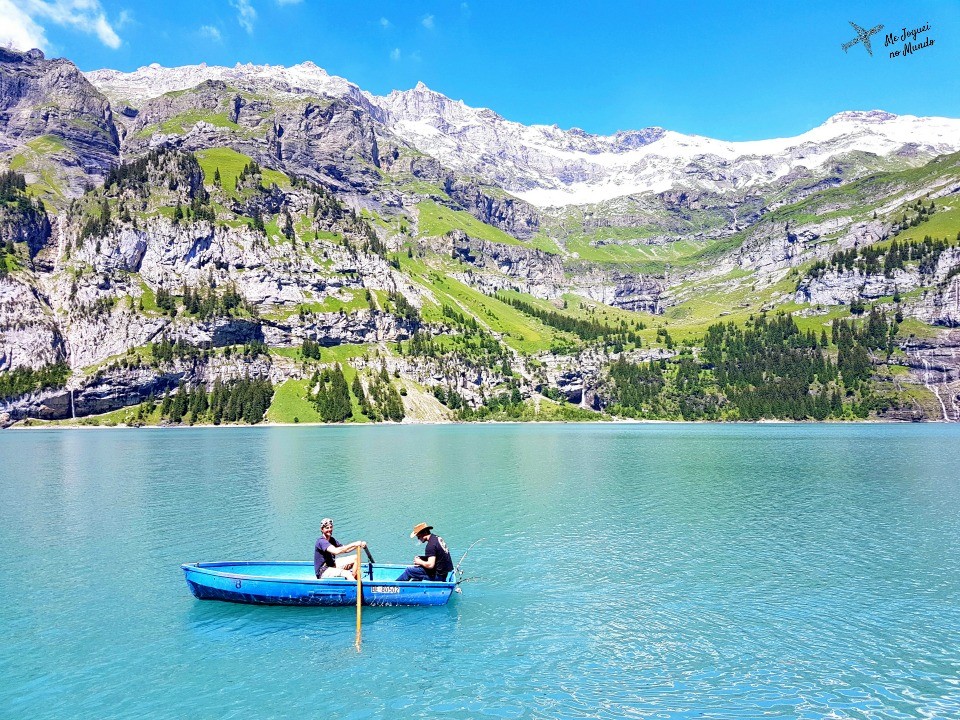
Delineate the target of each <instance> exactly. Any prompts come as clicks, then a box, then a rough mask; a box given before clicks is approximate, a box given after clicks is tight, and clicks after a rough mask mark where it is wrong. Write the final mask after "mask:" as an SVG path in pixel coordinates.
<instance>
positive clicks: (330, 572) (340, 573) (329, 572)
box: [320, 567, 356, 580]
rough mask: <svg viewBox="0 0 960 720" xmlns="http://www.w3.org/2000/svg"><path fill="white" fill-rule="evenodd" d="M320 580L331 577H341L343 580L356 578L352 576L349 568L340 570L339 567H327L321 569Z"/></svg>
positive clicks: (338, 578)
mask: <svg viewBox="0 0 960 720" xmlns="http://www.w3.org/2000/svg"><path fill="white" fill-rule="evenodd" d="M320 579H321V580H331V579H337V580H340V579H343V580H356V578H355V577H354V576H353V573H352V572H350V571H349V570H341V569H340V568H332V567H328V568H326V569H325V570H324V571H323V574H322V575H320Z"/></svg>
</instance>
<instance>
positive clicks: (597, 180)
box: [86, 62, 960, 207]
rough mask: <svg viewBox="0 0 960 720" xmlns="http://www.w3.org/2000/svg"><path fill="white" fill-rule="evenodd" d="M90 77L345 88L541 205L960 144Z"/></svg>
mask: <svg viewBox="0 0 960 720" xmlns="http://www.w3.org/2000/svg"><path fill="white" fill-rule="evenodd" d="M86 75H87V78H88V79H89V80H90V81H91V82H92V83H93V84H94V85H95V86H97V87H98V88H99V89H100V90H101V91H102V92H104V94H106V95H107V96H108V97H109V98H110V99H111V100H113V101H114V102H120V101H123V102H128V103H132V104H134V105H137V104H140V103H142V102H143V101H145V100H147V99H149V98H152V97H157V96H159V95H162V94H164V93H167V92H171V91H175V90H185V89H188V88H192V87H195V86H196V85H198V84H200V83H202V82H204V81H206V80H221V81H223V82H226V83H228V84H230V85H232V86H235V87H238V88H241V89H248V90H253V91H257V92H262V93H272V94H280V95H327V96H331V97H337V98H345V99H347V100H349V101H352V102H354V103H356V104H357V105H358V106H360V107H362V108H363V109H364V110H365V111H366V112H368V113H370V114H371V115H372V116H373V118H374V119H375V120H376V121H377V122H379V123H382V125H383V126H384V129H385V131H386V132H388V133H392V134H393V135H395V136H396V137H398V138H399V139H401V140H403V141H405V142H407V143H409V144H410V145H412V146H414V147H416V148H417V149H418V150H420V151H421V152H424V153H426V154H428V155H431V156H433V157H435V158H436V159H437V160H439V161H440V162H441V163H442V164H443V165H444V166H446V167H447V168H449V169H451V170H454V171H456V172H458V173H461V174H466V175H472V176H476V177H479V178H482V179H484V180H485V181H487V182H491V183H494V184H496V185H498V186H500V187H502V188H504V189H505V190H507V191H509V192H511V193H513V194H514V195H516V196H518V197H520V198H522V199H524V200H526V201H528V202H530V203H532V204H534V205H537V206H540V207H546V206H564V205H574V204H586V203H596V202H601V201H605V200H610V199H613V198H616V197H622V196H625V195H633V194H640V193H649V192H663V191H666V190H682V189H689V190H708V191H712V192H719V193H725V192H733V191H739V190H742V189H744V188H751V187H757V186H763V185H767V184H770V183H774V182H776V181H778V180H782V179H784V178H786V177H788V176H790V175H791V174H795V173H797V172H804V171H808V172H811V173H814V174H825V173H826V172H827V171H828V168H827V166H828V165H829V164H830V163H831V162H835V161H837V160H840V159H842V158H843V157H844V156H847V155H849V154H850V153H854V152H861V153H872V154H874V155H876V156H878V157H879V158H886V157H889V156H891V155H894V154H898V153H899V154H900V155H903V156H904V157H905V159H907V161H908V162H912V163H918V162H923V161H925V160H927V159H930V158H932V157H934V156H936V155H939V154H943V153H949V152H956V151H958V150H960V120H958V119H952V118H938V117H926V118H921V117H915V116H912V115H893V114H891V113H886V112H882V111H878V110H874V111H869V112H843V113H839V114H837V115H834V116H833V117H831V118H829V119H828V120H827V121H826V122H825V123H824V124H822V125H820V126H819V127H816V128H813V129H812V130H809V131H808V132H805V133H803V134H801V135H797V136H795V137H788V138H775V139H770V140H755V141H747V142H730V141H724V140H716V139H713V138H708V137H702V136H699V135H685V134H682V133H677V132H673V131H670V130H665V129H663V128H659V127H650V128H645V129H642V130H633V131H626V132H618V133H615V134H613V135H607V136H604V135H592V134H590V133H587V132H585V131H583V130H580V129H579V128H573V129H570V130H561V129H560V128H559V127H557V126H556V125H522V124H520V123H516V122H511V121H509V120H506V119H504V118H503V117H501V116H500V115H498V114H497V113H495V112H493V111H492V110H489V109H486V108H473V107H470V106H468V105H466V104H465V103H464V102H462V101H459V100H456V101H455V100H451V99H450V98H448V97H446V96H444V95H442V94H440V93H437V92H434V91H433V90H430V89H429V88H428V87H427V86H426V85H424V84H423V83H418V84H417V86H416V87H415V88H413V89H412V90H405V91H394V92H391V93H390V94H389V95H386V96H377V95H373V94H370V93H368V92H365V91H361V90H360V89H359V88H358V87H357V86H356V85H354V84H353V83H350V82H349V81H347V80H345V79H343V78H340V77H336V76H333V75H329V74H328V73H327V72H326V71H324V70H323V69H322V68H320V67H318V66H316V65H314V64H313V63H312V62H305V63H301V64H299V65H294V66H292V67H289V68H288V67H282V66H276V65H251V64H247V65H239V64H238V65H236V66H234V67H232V68H227V67H216V66H208V65H206V64H201V65H188V66H184V67H179V68H165V67H161V66H159V65H156V64H154V65H150V66H148V67H143V68H140V69H138V70H136V71H135V72H132V73H121V72H117V71H115V70H97V71H94V72H90V73H87V74H86Z"/></svg>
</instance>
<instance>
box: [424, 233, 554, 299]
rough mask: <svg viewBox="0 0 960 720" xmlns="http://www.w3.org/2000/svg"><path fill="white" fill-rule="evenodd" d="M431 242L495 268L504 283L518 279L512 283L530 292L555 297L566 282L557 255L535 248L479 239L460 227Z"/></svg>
mask: <svg viewBox="0 0 960 720" xmlns="http://www.w3.org/2000/svg"><path fill="white" fill-rule="evenodd" d="M430 245H431V248H432V249H434V250H435V251H436V252H439V253H441V254H443V255H447V256H449V257H453V258H454V259H457V260H460V261H462V262H465V263H467V264H469V265H473V266H475V267H477V268H483V269H488V270H493V271H496V273H497V274H498V275H500V276H502V279H503V281H504V282H506V283H510V282H511V280H513V279H515V280H517V281H520V282H518V283H514V285H516V286H519V287H523V288H524V291H525V292H530V293H531V294H533V295H537V296H540V297H555V296H556V295H557V294H558V293H559V292H560V289H561V288H562V287H563V286H564V284H565V282H564V275H563V262H562V260H561V259H560V257H559V256H557V255H551V254H549V253H545V252H543V251H542V250H537V249H536V248H527V247H521V246H517V245H502V244H500V243H492V242H488V241H487V240H478V239H477V238H472V237H470V236H468V235H467V234H466V233H465V232H463V231H462V230H453V231H451V232H449V233H447V234H446V235H444V236H443V237H442V238H438V239H435V240H433V241H431V243H430Z"/></svg>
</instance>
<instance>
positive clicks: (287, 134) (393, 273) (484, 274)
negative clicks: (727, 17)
mask: <svg viewBox="0 0 960 720" xmlns="http://www.w3.org/2000/svg"><path fill="white" fill-rule="evenodd" d="M147 75H149V76H150V77H151V78H152V80H151V81H150V82H147V81H146V80H144V77H146V76H147ZM168 75H169V72H168V70H167V69H164V68H161V67H153V68H149V67H148V68H147V69H146V70H145V75H144V76H143V77H139V78H135V80H136V82H135V83H133V84H130V79H129V78H128V77H126V76H125V75H124V74H121V73H109V74H106V75H101V76H99V81H100V82H101V87H104V88H106V89H107V90H108V92H107V93H106V94H105V93H104V92H102V91H101V90H100V89H97V87H96V85H95V84H92V83H91V81H90V80H89V79H87V77H86V76H84V75H81V74H80V73H79V71H78V70H77V69H76V67H75V66H74V65H73V64H72V63H70V61H69V60H49V61H48V60H46V59H45V58H44V57H43V55H42V53H38V52H34V53H13V52H9V51H3V52H0V108H2V110H3V112H0V426H2V425H4V424H8V423H11V422H15V421H19V420H21V419H24V418H47V419H56V418H63V417H70V415H71V414H73V413H76V414H77V415H78V416H86V415H91V414H95V413H101V412H106V411H116V412H118V413H120V415H117V416H116V417H121V416H122V418H123V422H126V423H128V424H129V423H131V422H133V423H140V422H149V423H156V422H174V423H180V422H184V421H185V419H184V418H185V408H186V405H185V403H187V402H188V399H187V395H189V398H190V399H189V403H190V404H193V403H196V406H195V407H196V408H197V410H196V412H192V411H191V412H190V413H189V414H188V416H189V418H190V420H189V421H190V422H193V421H197V422H206V421H213V422H216V417H217V416H216V415H215V414H214V415H213V416H209V415H205V414H204V411H203V410H202V407H203V406H204V400H203V398H202V396H203V395H204V393H208V394H209V393H210V392H211V391H213V392H214V393H216V392H218V391H217V388H218V387H219V388H220V394H221V396H222V391H223V388H224V387H226V386H229V387H230V388H231V391H230V392H231V393H232V392H234V391H236V392H237V393H241V392H242V393H247V392H251V393H254V394H257V395H258V397H261V398H262V397H263V396H262V393H263V392H265V391H266V389H265V387H264V386H263V383H264V382H266V381H267V380H269V381H270V382H272V383H274V384H275V388H274V389H275V390H276V393H277V395H276V401H275V402H274V403H272V404H271V407H270V410H269V411H268V413H267V415H266V417H268V418H271V419H274V420H277V419H280V420H282V419H285V420H286V421H288V422H290V421H294V420H295V418H298V417H299V418H300V419H307V418H316V417H318V413H320V411H321V409H323V412H324V413H327V414H326V415H324V414H323V413H321V416H322V417H326V418H328V419H329V420H330V421H342V420H344V419H347V418H346V417H345V416H344V414H343V412H344V411H345V408H347V407H348V406H349V407H350V408H352V409H351V410H350V419H352V421H355V422H363V421H366V420H374V421H378V420H380V419H385V418H391V419H397V418H398V417H404V415H403V408H406V412H407V416H406V417H412V418H415V419H428V418H429V419H451V418H459V419H485V418H494V419H508V418H524V419H535V418H543V417H544V415H543V414H542V413H546V416H547V417H551V418H555V419H590V418H594V417H610V416H618V417H622V416H629V417H646V418H661V419H662V418H670V419H678V418H683V419H756V418H759V417H778V418H783V417H792V418H811V419H824V418H827V417H833V418H836V419H854V418H862V417H875V418H900V419H921V418H930V417H942V418H943V419H949V420H956V419H958V418H960V409H958V408H960V396H958V392H960V380H958V373H960V362H958V359H957V358H958V356H957V354H956V352H955V351H956V349H957V348H960V333H957V332H956V331H951V330H950V328H954V327H957V326H960V250H958V248H960V200H958V197H960V152H958V153H953V154H946V155H937V156H936V157H933V158H931V157H929V156H930V155H931V154H932V153H933V152H934V151H935V150H937V149H938V144H940V140H938V138H939V137H940V136H941V135H943V136H944V137H945V138H946V139H945V141H944V142H943V143H942V145H943V146H944V147H947V148H949V147H952V145H951V143H952V141H953V140H954V138H953V135H952V129H951V128H952V123H953V121H949V122H948V123H947V124H946V125H944V124H942V123H939V121H937V120H936V119H933V120H932V121H926V122H924V119H919V118H913V117H908V116H894V115H891V114H889V113H884V112H882V111H868V112H844V113H839V114H837V115H835V116H833V117H832V118H831V119H829V121H828V122H826V123H824V124H823V125H821V126H819V127H818V128H814V129H813V130H811V131H809V132H808V133H807V134H806V135H807V136H808V137H807V138H806V139H805V140H804V139H803V138H802V137H801V140H800V141H797V140H796V139H788V140H786V141H783V140H782V139H781V140H774V141H758V142H756V143H753V144H749V143H748V144H747V145H746V147H747V149H750V150H751V151H754V152H755V154H754V155H752V156H751V155H742V154H738V153H742V152H743V146H731V145H730V144H729V143H722V142H720V141H712V140H710V139H709V138H696V137H693V136H682V135H680V134H677V133H671V132H670V131H667V130H663V129H648V130H646V131H635V132H632V133H629V132H628V133H620V134H617V135H615V136H608V137H606V138H603V137H598V136H591V135H590V134H589V133H585V132H583V131H580V130H576V129H574V130H570V131H561V130H559V128H550V127H549V126H533V127H526V126H521V125H519V124H517V123H511V122H510V121H507V120H504V119H503V118H501V117H500V116H499V115H497V114H496V113H494V112H493V111H490V110H484V109H479V110H477V109H474V108H470V107H468V106H466V105H465V104H464V103H462V102H458V101H451V100H449V98H446V97H445V96H442V95H440V94H439V93H434V92H433V91H431V90H429V88H427V87H426V86H425V85H422V84H421V85H418V87H416V88H414V89H413V90H410V91H402V92H401V91H398V92H396V93H392V94H391V95H390V96H387V98H386V99H384V98H377V97H375V96H372V95H369V94H368V93H364V92H363V91H362V90H360V89H359V88H357V87H356V86H355V85H353V84H351V83H348V82H346V81H343V80H342V79H341V78H331V76H329V75H328V74H327V73H326V72H325V71H323V70H322V69H320V68H318V67H316V66H315V65H303V64H302V65H300V66H294V67H293V68H283V69H282V72H281V71H280V70H277V69H275V68H272V67H268V68H266V69H265V68H264V66H253V65H250V66H239V68H236V67H235V68H233V69H224V68H216V67H215V68H213V69H210V68H205V67H200V66H194V67H193V68H192V69H189V70H188V71H187V72H185V73H183V72H181V73H180V77H177V78H172V79H171V78H170V77H168ZM165 77H166V78H167V79H166V80H165V79H164V78H165ZM94 79H95V80H97V79H98V76H96V75H94ZM174 80H176V81H177V82H178V83H181V84H187V85H191V86H190V87H185V88H181V89H177V90H171V89H169V88H171V87H173V86H174V85H175V84H176V83H174ZM198 80H199V82H198V83H197V84H193V83H194V81H198ZM110 83H112V85H110ZM124 83H126V84H124ZM108 85H109V87H107V86H108ZM147 86H149V92H148V93H147V94H152V95H155V97H151V98H148V99H136V98H138V97H139V96H138V95H137V93H138V92H139V88H144V87H147ZM304 86H309V87H304ZM160 91H163V92H160ZM157 93H160V94H157ZM108 96H110V97H112V100H111V99H110V97H108ZM125 100H128V101H129V102H125ZM917 123H920V124H919V125H918V124H917ZM938 123H939V124H938ZM918 127H920V128H924V129H925V132H926V136H925V137H926V140H924V138H918V137H917V136H916V134H915V133H913V131H914V130H915V129H916V128H918ZM878 129H879V131H882V132H878ZM811 133H812V136H810V134H811ZM818 133H819V134H818ZM898 133H899V134H898ZM911 133H913V134H911ZM938 133H939V135H938ZM421 136H423V137H426V138H427V139H426V140H424V139H423V138H422V137H421ZM611 137H612V139H611ZM430 138H432V140H430ZM918 140H919V141H922V142H917V141H918ZM428 141H430V142H433V143H434V144H435V145H436V148H431V146H430V142H428ZM904 141H906V142H904ZM798 142H799V144H797V143H798ZM871 142H872V143H874V145H876V144H877V143H878V142H879V143H880V144H881V145H882V147H881V148H880V149H881V150H882V151H883V152H887V151H889V154H888V155H885V156H881V155H878V154H874V153H871V152H869V151H866V150H862V149H851V148H856V147H858V145H857V143H861V144H862V143H868V144H869V143H871ZM538 143H539V144H538ZM551 143H552V144H551ZM670 143H673V147H674V149H675V150H676V152H674V153H673V156H671V157H667V158H665V159H664V158H663V157H660V156H657V155H656V154H655V152H653V151H657V152H659V150H657V148H658V146H661V147H662V146H664V145H669V144H670ZM710 143H714V144H715V145H716V147H715V148H714V150H715V152H714V153H713V154H709V153H707V154H704V153H702V152H700V150H702V149H703V148H704V147H706V146H708V145H709V144H710ZM771 143H772V144H771ZM785 144H786V145H789V146H791V147H790V148H788V149H787V152H786V153H785V154H784V155H783V156H782V157H781V156H778V155H776V154H775V153H773V154H767V155H764V154H763V153H764V152H767V151H768V150H770V151H771V152H772V151H778V152H780V151H782V149H783V147H784V146H785ZM611 147H612V148H613V150H611V149H610V148H611ZM711 147H712V146H711ZM677 148H679V149H677ZM445 153H451V154H448V155H445ZM723 153H726V154H727V157H724V156H723ZM624 158H626V161H624ZM813 160H818V162H821V164H820V165H817V166H814V163H813V162H812V161H813ZM808 165H810V166H814V167H813V168H812V169H811V167H808ZM617 173H621V175H620V176H617ZM644 173H646V175H644ZM768 173H769V174H768ZM758 177H759V178H762V181H758V180H757V178H758ZM649 178H654V179H658V180H660V181H662V182H663V183H664V187H667V189H666V190H661V191H656V190H655V189H653V190H652V189H650V187H649V183H648V186H646V187H645V189H644V188H641V190H640V191H638V192H636V193H634V194H627V195H621V194H616V191H617V190H620V191H622V190H623V189H624V187H625V186H626V185H628V184H629V182H633V183H635V184H636V183H638V182H640V181H644V180H645V179H646V180H649ZM678 178H679V180H678ZM618 179H619V180H620V181H621V182H620V185H619V186H618V185H617V184H616V181H617V180H618ZM577 183H580V184H581V185H584V186H586V185H591V184H594V186H602V187H601V190H602V191H603V192H601V193H600V195H599V196H600V197H605V195H604V194H603V193H608V194H609V192H610V188H611V187H612V188H615V191H614V196H613V197H612V198H611V199H606V200H602V201H601V202H597V203H593V204H586V205H565V206H561V207H554V208H550V207H544V208H537V207H535V206H534V205H532V204H530V203H528V202H525V201H524V200H523V199H521V197H518V196H517V194H515V193H518V194H521V195H522V194H527V196H528V197H529V193H531V192H537V191H540V192H545V193H549V192H553V193H557V192H560V193H563V192H566V193H567V195H568V196H569V194H570V190H571V188H572V189H573V190H576V186H577ZM510 188H514V191H513V192H511V190H510ZM517 188H519V189H517ZM867 305H869V306H870V308H869V313H867V309H868V308H867ZM828 331H829V332H830V333H831V334H830V335H829V336H827V335H826V333H827V332H828ZM738 337H742V338H748V339H749V342H750V343H752V345H751V347H752V348H753V350H752V351H751V354H752V355H753V356H755V357H756V358H759V360H758V361H759V362H761V363H762V367H760V368H757V369H758V371H759V373H760V374H759V375H757V374H751V375H750V376H749V377H748V378H747V377H742V376H741V375H740V374H739V373H740V371H739V370H737V368H738V367H743V366H744V363H746V364H751V363H753V362H754V359H753V358H751V357H750V354H748V355H742V353H741V350H742V349H743V347H744V345H743V343H742V342H741V341H740V340H738ZM718 343H719V344H718ZM757 343H759V344H757ZM771 344H772V345H771ZM768 345H770V347H769V348H768V349H769V350H770V352H769V353H767V352H766V350H765V349H764V348H765V347H767V346H768ZM724 347H726V348H727V349H726V350H725V349H724ZM724 353H733V356H731V357H729V358H728V359H729V360H730V362H732V363H733V364H732V365H724V367H725V368H726V369H724V370H721V369H720V367H719V366H718V363H719V362H720V360H722V359H723V357H724ZM784 353H786V355H788V356H789V357H790V361H789V364H788V365H778V364H777V363H778V362H779V360H778V358H781V359H782V358H783V357H784ZM336 367H339V368H341V370H335V368H336ZM337 372H342V373H343V376H344V377H343V380H344V382H346V383H347V384H348V385H349V386H350V387H349V391H348V393H347V394H348V395H349V398H348V397H346V396H344V395H342V394H341V396H339V399H337V400H336V402H334V403H333V404H332V405H331V404H330V402H328V400H329V398H328V397H327V396H326V395H325V393H328V392H332V391H331V390H330V388H331V387H332V385H331V383H334V381H335V380H336V381H337V383H339V385H338V387H340V388H343V387H344V385H343V383H342V382H340V381H339V380H337V378H336V377H333V376H331V373H334V375H336V373H337ZM731 373H732V374H731ZM735 377H740V378H741V379H739V380H737V379H735ZM798 378H806V379H805V380H803V381H802V382H798V381H797V380H798ZM247 380H249V381H250V382H253V383H260V384H259V385H256V386H253V385H244V384H243V383H244V382H247ZM744 382H745V383H746V385H743V384H742V383H744ZM238 383H240V384H238ZM334 384H336V383H334ZM338 392H339V391H338ZM174 395H175V396H176V398H177V400H176V401H175V402H174V401H173V399H172V396H174ZM161 396H166V398H167V401H165V402H164V403H163V404H162V405H161V406H160V407H159V408H158V407H157V405H156V403H155V402H154V400H157V399H159V398H160V397H161ZM350 398H352V399H350ZM784 398H786V399H784ZM221 399H222V397H221ZM348 400H349V402H347V401H348ZM168 401H169V402H168ZM171 402H174V405H175V409H173V410H171V408H170V403H171ZM207 402H208V403H210V402H211V398H208V400H207ZM258 402H259V401H258ZM331 402H332V401H331ZM132 405H136V406H137V407H136V408H133V409H129V410H125V409H124V408H127V407H128V406H132ZM331 407H334V408H336V412H335V413H334V414H333V415H330V414H329V413H330V411H331ZM248 410H249V413H247V412H246V411H245V413H244V417H249V418H252V419H253V420H252V421H256V419H257V418H259V417H261V416H262V415H263V408H262V406H260V405H257V406H256V407H252V408H248ZM597 413H600V414H599V415H598V414H597ZM231 417H232V415H231ZM107 422H112V420H107Z"/></svg>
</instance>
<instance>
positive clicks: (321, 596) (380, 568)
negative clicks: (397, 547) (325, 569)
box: [181, 562, 457, 606]
mask: <svg viewBox="0 0 960 720" xmlns="http://www.w3.org/2000/svg"><path fill="white" fill-rule="evenodd" d="M405 567H406V566H404V565H379V564H374V566H373V569H372V571H371V568H370V565H369V564H367V563H364V564H363V565H362V566H361V569H362V572H363V575H362V580H363V582H362V604H363V605H373V606H376V605H444V604H446V603H447V601H448V600H449V599H450V595H451V594H452V593H453V591H454V589H455V588H456V586H457V584H456V582H455V581H454V579H453V573H450V575H448V576H447V579H446V580H445V581H443V582H431V581H424V582H412V581H404V582H397V578H398V577H399V576H400V574H401V573H402V572H403V570H404V568H405ZM181 568H182V569H183V572H184V576H185V578H186V581H187V586H188V587H189V588H190V592H192V593H193V594H194V596H195V597H197V598H199V599H200V600H224V601H227V602H235V603H246V604H253V605H305V606H324V605H326V606H338V605H356V603H357V583H356V582H354V581H352V580H342V579H339V578H338V579H334V580H317V579H316V577H314V574H313V563H311V562H213V563H185V564H183V565H181ZM371 574H372V579H371Z"/></svg>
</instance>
